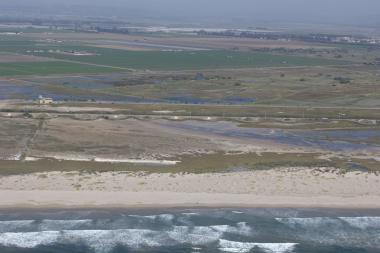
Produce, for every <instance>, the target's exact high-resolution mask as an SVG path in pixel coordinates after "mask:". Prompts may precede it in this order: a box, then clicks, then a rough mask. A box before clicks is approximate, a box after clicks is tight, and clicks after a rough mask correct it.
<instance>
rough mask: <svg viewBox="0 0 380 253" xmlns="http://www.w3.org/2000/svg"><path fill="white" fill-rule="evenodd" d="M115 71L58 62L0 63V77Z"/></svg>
mask: <svg viewBox="0 0 380 253" xmlns="http://www.w3.org/2000/svg"><path fill="white" fill-rule="evenodd" d="M115 71H120V70H118V69H114V68H107V67H100V66H91V65H85V64H77V63H69V62H58V61H57V62H55V61H54V62H52V61H47V62H17V63H0V76H15V75H53V74H72V73H108V72H115Z"/></svg>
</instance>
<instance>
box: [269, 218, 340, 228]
mask: <svg viewBox="0 0 380 253" xmlns="http://www.w3.org/2000/svg"><path fill="white" fill-rule="evenodd" d="M276 220H277V221H278V222H281V223H283V224H285V225H289V226H302V227H320V226H325V225H333V224H335V225H337V224H340V222H339V220H337V219H334V218H329V217H312V218H276Z"/></svg>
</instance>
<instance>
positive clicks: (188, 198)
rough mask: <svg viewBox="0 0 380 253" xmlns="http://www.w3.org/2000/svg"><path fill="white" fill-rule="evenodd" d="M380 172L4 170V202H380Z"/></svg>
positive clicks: (0, 200)
mask: <svg viewBox="0 0 380 253" xmlns="http://www.w3.org/2000/svg"><path fill="white" fill-rule="evenodd" d="M379 185H380V177H379V176H377V175H375V174H370V173H364V172H349V173H345V174H341V173H338V170H334V169H329V168H323V169H321V168H312V169H310V168H278V169H273V170H265V171H264V170H263V171H247V172H232V173H205V174H170V173H162V174H144V173H142V172H140V173H122V172H105V173H91V174H87V173H80V172H49V173H34V174H28V175H14V176H3V177H2V178H1V180H0V207H1V208H150V207H151V208H153V207H154V208H158V207H164V208H166V207H321V208H322V207H323V208H380V187H379Z"/></svg>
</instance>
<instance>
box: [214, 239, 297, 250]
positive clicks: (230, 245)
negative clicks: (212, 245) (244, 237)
mask: <svg viewBox="0 0 380 253" xmlns="http://www.w3.org/2000/svg"><path fill="white" fill-rule="evenodd" d="M296 245H297V243H251V242H234V241H227V240H222V239H221V240H219V249H220V250H221V251H224V252H238V253H245V252H250V251H251V250H253V249H255V248H258V249H260V250H263V251H265V252H268V253H285V252H286V253H288V252H292V251H293V250H294V248H295V246H296Z"/></svg>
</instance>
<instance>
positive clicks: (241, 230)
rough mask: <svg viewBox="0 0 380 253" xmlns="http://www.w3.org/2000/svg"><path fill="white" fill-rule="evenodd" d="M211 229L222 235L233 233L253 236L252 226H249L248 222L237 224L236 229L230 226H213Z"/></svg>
mask: <svg viewBox="0 0 380 253" xmlns="http://www.w3.org/2000/svg"><path fill="white" fill-rule="evenodd" d="M211 228H212V229H214V230H216V231H218V232H222V233H231V234H238V235H245V236H249V235H251V234H252V229H251V227H250V226H248V225H247V223H246V222H239V223H237V226H236V227H234V226H229V225H217V226H211Z"/></svg>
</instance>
